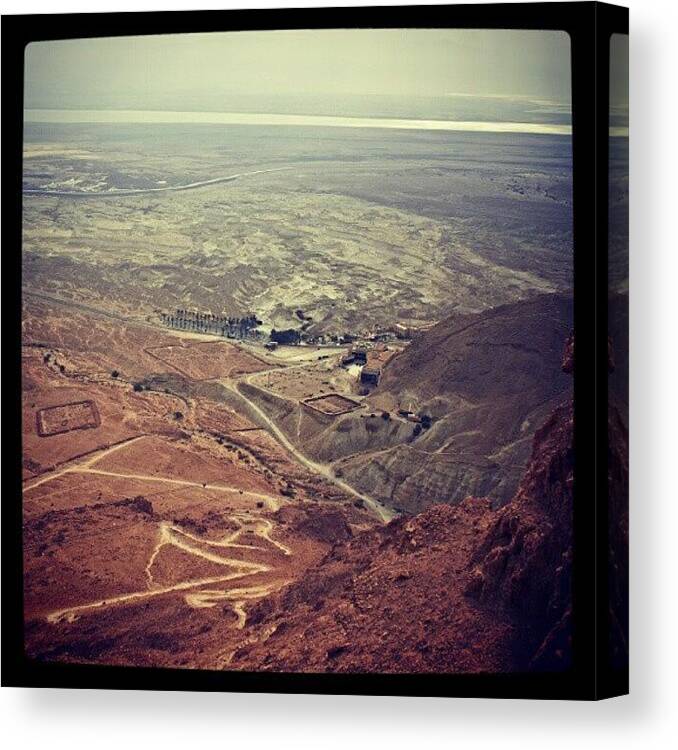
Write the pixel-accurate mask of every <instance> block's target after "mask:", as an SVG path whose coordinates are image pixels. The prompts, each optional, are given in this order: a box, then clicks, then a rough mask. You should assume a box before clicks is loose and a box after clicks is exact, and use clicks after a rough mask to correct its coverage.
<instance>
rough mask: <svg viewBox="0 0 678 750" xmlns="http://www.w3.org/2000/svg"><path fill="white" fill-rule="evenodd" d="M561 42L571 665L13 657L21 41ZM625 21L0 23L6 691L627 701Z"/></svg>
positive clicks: (575, 11)
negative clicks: (337, 36)
mask: <svg viewBox="0 0 678 750" xmlns="http://www.w3.org/2000/svg"><path fill="white" fill-rule="evenodd" d="M336 27H342V28H351V27H353V28H361V27H362V28H399V27H417V28H484V29H541V30H561V31H565V32H566V33H567V34H568V35H569V36H570V40H571V65H572V124H573V134H572V152H573V194H574V300H575V305H574V310H575V313H574V318H575V330H576V331H577V359H576V365H575V373H574V400H575V430H574V434H575V438H574V443H575V456H576V474H575V490H574V492H575V494H574V498H575V501H574V549H575V553H574V561H573V591H572V595H573V664H572V668H571V669H570V670H568V671H566V672H560V673H551V674H549V673H513V674H408V675H392V674H325V673H324V674H291V673H269V672H259V673H251V672H215V671H206V670H183V669H160V668H136V667H112V666H110V667H109V666H100V665H71V664H58V663H44V662H36V661H32V660H29V659H27V658H26V657H25V655H24V648H23V582H22V544H21V533H20V529H21V527H22V525H21V522H22V518H21V501H20V499H21V472H20V471H17V470H16V469H17V466H18V465H20V461H21V455H20V454H21V446H20V440H17V439H16V436H17V435H20V429H21V399H20V397H19V398H17V396H18V395H19V394H20V392H21V375H20V367H19V366H17V367H16V368H11V367H9V366H7V363H9V362H12V363H14V364H17V365H19V362H20V336H19V332H20V330H21V304H20V287H19V285H17V283H16V280H17V279H20V278H21V262H20V257H21V253H20V248H21V219H22V144H23V56H24V49H25V46H26V45H27V44H28V43H30V42H32V41H41V40H54V39H71V38H86V37H98V36H123V35H145V34H160V33H189V32H203V31H244V30H269V29H323V28H336ZM615 32H616V33H628V10H627V9H626V8H622V7H618V6H612V5H607V4H603V3H597V2H572V3H561V2H555V3H518V4H485V5H450V6H408V7H404V6H401V7H362V8H355V7H354V8H314V9H278V10H232V11H195V12H194V11H188V12H185V11H180V12H144V13H113V14H111V13H102V14H63V15H33V16H4V17H3V24H2V62H3V66H2V105H3V118H2V124H3V132H2V155H3V163H2V187H3V193H2V215H3V219H4V221H3V225H2V240H3V246H4V248H5V251H4V252H3V254H2V265H3V270H4V272H5V274H4V278H5V282H6V283H5V284H3V292H4V293H5V294H4V304H3V313H4V316H3V325H2V333H3V334H4V336H3V338H4V341H3V353H4V354H5V363H6V366H5V368H4V376H5V377H4V386H5V387H4V389H3V391H4V395H5V396H6V398H5V403H4V405H5V413H4V420H3V433H4V437H5V441H4V447H3V452H2V458H3V463H4V464H5V474H4V477H3V483H2V489H3V490H4V492H3V495H4V501H3V503H2V563H3V565H2V605H3V610H4V612H3V622H2V626H3V627H2V657H3V667H4V669H3V674H2V684H3V685H4V686H15V687H67V688H104V689H147V690H182V691H183V690H190V691H231V692H273V693H276V692H280V693H318V694H334V695H337V694H353V695H402V696H445V697H492V698H539V699H577V700H597V699H600V698H605V697H611V696H614V695H622V694H624V693H626V692H628V670H624V671H622V672H612V671H610V669H609V668H608V665H607V633H608V628H607V618H608V606H607V585H606V583H607V578H606V570H607V465H606V460H607V200H608V198H607V159H608V96H607V91H608V87H609V82H608V70H609V49H608V43H609V37H610V35H611V34H612V33H615Z"/></svg>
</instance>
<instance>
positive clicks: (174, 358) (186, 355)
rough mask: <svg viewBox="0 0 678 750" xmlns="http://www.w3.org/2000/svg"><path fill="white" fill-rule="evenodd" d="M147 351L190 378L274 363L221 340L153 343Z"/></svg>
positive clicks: (256, 369)
mask: <svg viewBox="0 0 678 750" xmlns="http://www.w3.org/2000/svg"><path fill="white" fill-rule="evenodd" d="M146 351H147V352H148V354H150V355H152V356H153V357H155V358H156V359H158V360H159V361H160V362H161V363H163V364H164V365H167V366H168V367H170V368H171V369H173V370H176V371H177V372H178V373H180V374H181V375H184V376H185V377H187V378H190V379H191V380H214V379H216V378H230V377H233V376H234V375H243V374H246V373H250V372H259V371H260V370H266V369H268V368H270V367H271V365H268V364H266V363H265V362H264V361H263V360H260V359H257V358H256V357H254V356H253V355H252V354H249V353H248V352H246V351H244V350H243V349H241V348H240V347H237V346H234V345H232V344H229V343H227V342H222V341H214V342H198V343H193V344H184V345H182V346H165V347H154V348H152V349H147V350H146Z"/></svg>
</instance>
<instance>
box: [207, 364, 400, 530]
mask: <svg viewBox="0 0 678 750" xmlns="http://www.w3.org/2000/svg"><path fill="white" fill-rule="evenodd" d="M257 374H258V373H257ZM246 380H247V379H246ZM220 382H221V384H222V385H223V386H224V387H225V388H227V389H228V390H229V391H230V392H231V393H234V394H235V395H236V396H237V397H238V398H240V399H242V400H243V401H245V403H246V404H247V405H248V406H249V407H250V408H251V409H252V411H253V412H254V413H255V414H256V415H257V416H258V417H259V418H260V419H261V420H262V421H263V422H264V424H265V425H266V426H267V427H268V429H269V430H270V431H271V433H272V434H273V436H274V437H275V438H276V440H278V442H279V443H280V444H281V445H282V446H283V448H285V450H287V451H288V453H290V454H291V455H292V456H294V458H296V459H297V461H299V463H301V464H303V465H304V466H305V467H306V468H307V469H310V470H311V471H313V472H315V473H316V474H320V475H321V476H322V477H324V478H325V479H327V480H329V481H330V482H332V483H333V484H334V485H336V486H337V487H339V488H340V489H342V490H344V492H347V493H348V494H350V495H353V496H354V497H357V498H358V499H360V500H362V501H363V502H364V503H365V505H367V506H368V507H369V508H370V510H371V511H372V512H373V513H375V514H376V515H377V516H378V518H379V519H380V520H381V521H383V522H384V523H388V521H390V520H391V519H392V518H393V517H394V516H395V515H396V514H395V512H394V511H392V510H389V509H388V508H386V507H384V506H383V505H381V504H380V503H378V502H377V501H376V500H373V499H372V498H371V497H369V496H368V495H363V494H362V493H361V492H358V490H356V489H354V488H353V487H351V485H350V484H348V483H347V482H344V481H343V480H341V479H339V477H336V476H335V475H334V472H333V471H332V468H331V467H330V466H327V465H326V464H321V463H318V462H317V461H313V460H312V459H310V458H308V456H305V455H304V454H303V453H302V452H301V451H300V450H299V449H298V448H297V447H296V446H295V445H294V444H293V443H292V442H291V441H290V440H289V438H288V437H287V435H285V433H284V432H283V431H282V430H281V429H280V428H279V427H278V425H277V424H276V423H275V422H274V421H273V420H272V419H271V418H270V417H269V416H268V414H266V412H265V411H264V410H263V409H261V407H259V406H258V404H256V403H255V402H254V401H252V400H251V399H250V398H248V397H247V396H246V395H245V394H244V393H242V391H240V390H239V389H238V387H237V385H235V384H233V383H231V382H228V381H226V380H222V381H220ZM247 382H249V381H247Z"/></svg>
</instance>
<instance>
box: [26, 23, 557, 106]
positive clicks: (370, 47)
mask: <svg viewBox="0 0 678 750" xmlns="http://www.w3.org/2000/svg"><path fill="white" fill-rule="evenodd" d="M569 54H570V53H569V37H568V36H567V35H566V34H565V33H563V32H550V31H509V30H447V29H446V30H423V29H422V30H419V29H400V30H398V29H393V30H391V29H388V30H387V29H374V30H372V29H350V30H321V31H273V32H270V31H269V32H266V31H265V32H226V33H223V32H221V33H211V34H173V35H163V36H147V37H120V38H102V39H85V40H68V41H55V42H36V43H32V44H30V45H29V46H28V47H27V50H26V89H25V93H26V98H25V106H26V108H61V107H63V108H72V107H79V108H97V107H102V108H113V109H135V108H143V109H170V110H171V109H174V110H183V109H186V110H195V109H204V110H209V111H211V110H216V111H253V110H252V106H249V107H247V108H246V109H245V110H243V107H245V105H248V104H249V105H253V104H256V103H257V102H258V110H259V111H263V110H262V107H263V108H267V109H268V110H270V111H273V110H271V107H274V106H275V105H276V102H277V103H278V105H279V106H281V107H283V108H284V109H285V111H293V110H294V107H295V106H297V108H298V107H300V106H304V105H302V104H299V102H301V101H305V102H308V101H310V100H311V99H314V98H315V99H317V100H318V101H323V100H331V99H334V100H338V99H340V98H342V97H363V98H370V97H372V98H374V97H377V96H380V97H389V96H390V97H398V98H400V99H404V98H412V97H435V98H438V99H440V100H441V101H443V100H450V101H451V100H455V101H457V102H462V103H463V99H464V97H463V96H459V95H473V96H476V97H477V96H484V97H488V99H490V100H491V99H494V100H495V101H497V102H501V101H503V100H508V99H520V100H523V101H525V100H532V99H534V100H537V101H538V103H539V104H540V106H544V105H545V104H546V103H551V102H556V103H561V104H563V103H566V104H567V105H568V106H569V101H570V57H569ZM283 100H285V102H286V104H284V105H282V104H280V102H281V101H283ZM295 101H296V102H297V104H296V105H295V104H294V102H295ZM318 106H319V107H320V109H319V111H320V110H322V109H323V105H318ZM325 109H326V107H325ZM354 114H356V113H354ZM360 114H366V112H361V113H360Z"/></svg>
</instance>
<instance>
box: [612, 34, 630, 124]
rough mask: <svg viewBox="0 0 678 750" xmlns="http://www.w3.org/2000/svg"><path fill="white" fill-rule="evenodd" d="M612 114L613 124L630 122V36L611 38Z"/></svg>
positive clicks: (613, 36) (615, 35)
mask: <svg viewBox="0 0 678 750" xmlns="http://www.w3.org/2000/svg"><path fill="white" fill-rule="evenodd" d="M610 115H611V124H613V125H619V126H626V127H628V124H629V36H628V34H612V37H611V38H610Z"/></svg>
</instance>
